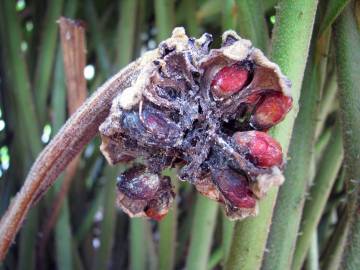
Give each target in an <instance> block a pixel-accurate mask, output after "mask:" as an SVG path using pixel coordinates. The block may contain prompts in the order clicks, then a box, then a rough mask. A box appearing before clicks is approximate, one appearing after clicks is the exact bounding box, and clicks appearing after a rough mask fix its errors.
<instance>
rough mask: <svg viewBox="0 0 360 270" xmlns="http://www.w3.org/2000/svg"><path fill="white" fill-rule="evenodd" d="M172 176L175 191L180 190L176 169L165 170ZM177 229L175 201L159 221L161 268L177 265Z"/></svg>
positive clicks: (166, 173)
mask: <svg viewBox="0 0 360 270" xmlns="http://www.w3.org/2000/svg"><path fill="white" fill-rule="evenodd" d="M164 173H165V175H168V176H170V177H171V182H172V185H173V186H174V192H175V194H177V191H178V181H179V180H178V177H177V176H176V172H175V170H169V171H166V172H164ZM176 230H177V205H176V201H175V202H174V204H173V206H172V209H170V211H169V213H168V214H167V215H166V217H165V218H164V220H162V221H161V222H160V223H159V231H160V243H159V267H158V269H160V270H167V269H173V268H174V265H175V253H176Z"/></svg>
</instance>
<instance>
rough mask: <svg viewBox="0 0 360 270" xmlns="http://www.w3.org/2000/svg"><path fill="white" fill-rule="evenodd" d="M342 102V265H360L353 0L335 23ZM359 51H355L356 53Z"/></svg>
mask: <svg viewBox="0 0 360 270" xmlns="http://www.w3.org/2000/svg"><path fill="white" fill-rule="evenodd" d="M334 34H335V48H336V62H337V77H338V83H339V89H340V91H339V103H340V113H341V114H340V115H341V120H342V129H343V136H344V151H345V152H344V157H345V159H344V165H345V167H344V168H345V182H346V184H347V188H348V189H347V191H348V211H349V213H350V217H351V219H352V220H351V221H350V222H351V223H350V228H349V236H348V239H347V244H346V247H345V251H344V254H343V261H342V265H341V267H342V269H360V256H359V254H360V215H359V209H360V195H359V192H360V189H359V183H358V181H359V179H360V166H359V164H360V136H359V134H360V121H359V115H360V91H359V85H360V76H359V72H358V71H359V67H360V54H359V53H358V52H359V51H360V32H359V28H358V26H357V24H356V19H355V14H354V2H351V3H350V4H349V5H348V6H347V7H346V8H345V10H344V11H343V13H342V14H341V16H340V17H339V19H337V21H336V23H335V27H334ZM354 52H356V53H354Z"/></svg>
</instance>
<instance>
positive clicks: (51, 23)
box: [34, 0, 63, 124]
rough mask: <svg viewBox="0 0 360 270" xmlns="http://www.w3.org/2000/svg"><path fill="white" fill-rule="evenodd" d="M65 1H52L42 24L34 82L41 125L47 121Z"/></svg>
mask: <svg viewBox="0 0 360 270" xmlns="http://www.w3.org/2000/svg"><path fill="white" fill-rule="evenodd" d="M62 6H63V0H59V1H50V2H49V7H48V10H47V12H46V17H45V19H44V20H43V22H42V31H41V37H42V38H41V41H40V48H39V52H38V60H37V63H36V73H35V81H34V89H35V91H34V93H35V103H36V109H37V113H38V118H39V119H40V124H44V123H45V121H46V120H47V104H46V103H47V99H48V95H49V83H50V79H51V76H52V73H53V65H54V64H53V63H54V60H55V55H56V44H57V41H58V25H57V23H56V21H57V20H58V19H59V17H60V15H61V10H62Z"/></svg>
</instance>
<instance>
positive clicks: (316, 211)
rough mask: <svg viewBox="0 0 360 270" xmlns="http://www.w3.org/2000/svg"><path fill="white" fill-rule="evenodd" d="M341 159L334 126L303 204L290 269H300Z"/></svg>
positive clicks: (337, 127) (341, 153)
mask: <svg viewBox="0 0 360 270" xmlns="http://www.w3.org/2000/svg"><path fill="white" fill-rule="evenodd" d="M342 159H343V147H342V137H341V130H340V126H339V125H336V127H335V131H334V134H333V136H332V138H331V140H330V142H329V144H328V145H327V147H326V149H325V151H324V154H323V159H322V160H321V163H320V164H319V169H318V172H317V175H316V177H315V181H314V184H313V186H312V187H311V189H310V195H309V197H308V199H307V201H306V202H305V206H304V211H303V217H302V221H301V226H300V230H299V231H300V232H301V233H300V236H299V238H298V240H297V243H296V249H295V254H294V260H293V265H292V269H294V270H297V269H301V266H302V264H303V261H304V259H305V256H306V253H307V250H308V248H309V246H310V243H311V237H312V235H313V232H314V231H315V230H316V227H317V225H318V223H319V221H320V218H321V215H322V214H323V211H324V208H325V205H326V202H327V200H328V197H329V195H330V191H331V189H332V187H333V185H334V183H335V180H336V176H337V174H338V172H339V169H340V166H341V163H342Z"/></svg>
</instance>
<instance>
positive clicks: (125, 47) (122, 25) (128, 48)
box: [115, 0, 138, 69]
mask: <svg viewBox="0 0 360 270" xmlns="http://www.w3.org/2000/svg"><path fill="white" fill-rule="evenodd" d="M120 3H121V4H120V12H119V14H120V20H119V26H118V30H117V33H118V34H117V38H116V42H115V44H116V48H117V50H116V53H117V59H116V68H117V69H120V68H122V67H124V66H126V65H127V64H128V63H130V61H131V59H132V56H133V55H134V47H135V30H136V22H137V11H138V0H125V1H121V2H120Z"/></svg>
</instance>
